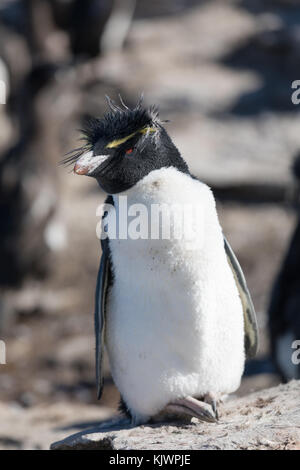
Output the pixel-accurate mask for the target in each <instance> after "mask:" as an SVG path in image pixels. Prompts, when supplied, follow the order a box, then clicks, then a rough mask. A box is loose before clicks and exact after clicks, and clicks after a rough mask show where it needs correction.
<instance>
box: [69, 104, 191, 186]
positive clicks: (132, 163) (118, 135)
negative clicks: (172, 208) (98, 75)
mask: <svg viewBox="0 0 300 470" xmlns="http://www.w3.org/2000/svg"><path fill="white" fill-rule="evenodd" d="M107 99H108V104H109V106H110V112H109V113H107V114H105V115H104V117H103V118H102V119H98V118H92V119H90V120H89V121H88V122H87V124H86V126H85V128H84V129H83V135H84V137H83V139H84V141H85V144H84V145H83V147H81V148H79V149H76V150H75V151H74V152H71V156H69V157H67V158H66V159H65V160H64V163H67V164H72V163H75V166H74V172H75V173H77V174H78V175H87V176H92V177H94V178H96V180H97V181H98V183H99V185H100V187H101V188H102V189H103V190H104V191H105V192H107V193H108V194H116V193H120V192H122V191H126V190H127V189H129V188H131V187H132V186H134V185H135V184H136V183H137V182H138V181H140V180H141V179H142V178H143V177H144V176H146V175H147V174H148V173H150V172H151V171H153V170H156V169H159V168H162V167H170V166H173V167H175V168H177V169H178V170H180V171H183V172H186V173H187V172H188V167H187V164H186V163H185V161H184V160H183V159H182V157H181V155H180V153H179V151H178V150H177V148H176V147H175V145H174V144H173V142H172V140H171V139H170V137H169V136H168V134H167V132H166V131H165V129H164V128H163V127H162V125H161V121H160V120H159V118H158V111H157V109H156V108H155V107H154V106H152V107H150V108H149V109H145V108H143V107H142V104H141V100H140V101H139V103H138V104H137V106H136V107H135V108H134V109H129V108H128V107H127V106H126V105H125V104H124V102H123V101H122V99H121V98H120V100H121V104H122V107H119V106H117V105H116V104H115V103H114V102H113V101H112V100H111V99H110V98H107Z"/></svg>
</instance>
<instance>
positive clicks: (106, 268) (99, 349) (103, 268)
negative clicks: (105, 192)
mask: <svg viewBox="0 0 300 470" xmlns="http://www.w3.org/2000/svg"><path fill="white" fill-rule="evenodd" d="M106 203H109V204H113V200H112V197H111V196H110V197H108V198H107V200H106ZM101 246H102V256H101V261H100V267H99V271H98V278H97V286H96V299H95V337H96V383H97V398H98V400H99V399H100V398H101V395H102V389H103V370H102V369H103V367H102V362H103V352H104V337H105V316H106V300H107V292H108V288H109V286H110V285H111V283H112V269H111V261H110V250H109V239H108V238H106V239H104V240H101Z"/></svg>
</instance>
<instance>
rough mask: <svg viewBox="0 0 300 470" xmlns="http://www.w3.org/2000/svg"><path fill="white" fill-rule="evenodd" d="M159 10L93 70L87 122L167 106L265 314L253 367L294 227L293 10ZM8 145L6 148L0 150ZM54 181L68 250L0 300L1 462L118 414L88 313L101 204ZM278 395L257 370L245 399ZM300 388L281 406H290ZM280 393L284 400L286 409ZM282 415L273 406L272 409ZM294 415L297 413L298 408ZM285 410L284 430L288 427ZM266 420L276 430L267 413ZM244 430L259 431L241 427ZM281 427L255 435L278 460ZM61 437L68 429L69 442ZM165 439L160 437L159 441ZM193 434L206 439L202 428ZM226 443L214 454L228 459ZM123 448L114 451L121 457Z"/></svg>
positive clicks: (85, 182)
mask: <svg viewBox="0 0 300 470" xmlns="http://www.w3.org/2000/svg"><path fill="white" fill-rule="evenodd" d="M144 3H145V5H147V4H148V3H149V2H144ZM151 3H152V2H151ZM184 3H187V4H188V8H184V7H183V5H184ZM161 4H162V2H155V7H154V6H153V8H151V11H149V8H148V10H147V8H146V6H145V5H144V10H143V11H140V10H139V11H138V14H137V17H136V20H135V21H134V23H133V27H132V30H131V32H130V35H129V38H128V44H127V47H126V49H125V51H124V52H123V53H122V54H120V53H118V52H116V53H113V54H111V55H110V56H109V57H104V58H103V59H102V60H101V61H100V63H99V64H96V65H95V67H98V68H99V71H98V76H99V77H100V80H99V81H97V82H95V83H94V84H92V85H91V86H90V87H89V89H88V90H87V91H86V100H85V107H86V109H85V110H83V111H89V112H92V113H96V114H101V113H102V112H103V110H104V98H103V97H104V93H108V94H111V95H112V96H113V97H116V96H117V91H120V92H121V93H122V95H123V97H124V99H125V100H127V102H128V104H134V103H135V102H136V101H137V99H138V95H139V94H140V93H141V92H142V91H144V93H145V102H146V104H152V103H156V104H159V106H160V109H161V116H162V118H164V119H171V122H170V123H169V124H168V130H169V132H170V134H171V135H172V137H173V139H174V141H175V143H176V144H177V146H178V147H179V148H180V150H181V151H182V153H183V155H184V156H185V158H186V159H187V161H188V163H189V165H190V168H191V170H192V171H193V172H194V173H195V174H197V176H199V177H201V178H202V179H203V180H204V181H206V182H207V183H209V184H210V185H211V186H212V188H213V189H214V190H215V194H216V195H217V196H218V195H220V199H219V201H218V210H219V214H220V219H221V222H222V225H223V227H224V232H225V234H226V236H227V237H228V239H229V240H230V242H231V244H232V246H233V248H234V250H235V251H236V254H237V255H238V258H239V259H240V262H241V264H242V267H243V269H244V271H245V275H246V277H247V280H248V284H249V288H250V290H251V292H252V295H253V299H254V303H255V306H256V309H257V312H258V323H259V328H260V335H261V347H260V352H259V356H258V359H263V358H264V357H266V356H267V355H268V353H269V345H268V336H267V329H266V324H267V316H266V308H267V305H268V300H269V294H270V289H271V286H272V282H273V279H274V276H275V274H276V272H277V270H278V267H279V264H280V260H281V258H282V256H283V254H284V252H285V250H286V246H287V243H288V240H289V237H290V233H291V230H292V229H293V226H294V223H295V212H294V210H293V209H292V208H291V205H290V204H289V202H288V200H289V199H288V198H289V195H290V193H291V187H292V185H293V182H292V177H291V174H290V165H291V162H292V160H293V158H294V155H295V153H296V152H297V151H298V148H299V147H300V134H299V111H298V109H297V106H295V105H293V104H292V103H291V82H292V81H293V80H295V79H297V78H299V77H297V70H296V68H295V67H296V65H295V64H297V63H298V62H297V57H298V55H297V54H298V51H299V48H298V47H297V45H298V42H297V41H299V37H300V36H299V34H297V31H298V29H297V28H299V27H298V26H297V21H296V19H297V18H298V17H299V15H300V11H299V6H297V2H295V3H294V2H292V1H290V2H287V1H284V0H282V1H280V0H276V1H274V2H268V1H263V2H256V1H253V2H248V1H238V0H226V1H216V0H213V1H209V2H208V1H201V2H192V1H191V2H166V3H164V4H166V5H167V4H168V5H169V10H168V9H167V11H166V12H165V11H164V12H162V11H161V10H160V9H159V5H161ZM175 4H176V5H177V6H176V8H175V7H174V5H175ZM153 5H154V3H153ZM170 5H172V6H170ZM166 8H167V7H166ZM170 9H171V10H172V11H171V10H170ZM170 13H171V14H170ZM3 128H4V127H3V126H2V129H3ZM64 131H65V132H64V138H65V141H68V140H69V141H68V144H66V142H65V146H66V147H65V148H64V149H63V151H62V154H63V153H64V152H65V151H67V150H69V149H70V148H72V146H74V147H75V146H76V142H75V140H74V129H72V130H69V129H68V124H67V123H66V129H65V130H64ZM68 132H69V134H70V136H68ZM65 134H66V135H65ZM3 142H4V140H3V139H2V141H1V139H0V145H3ZM59 159H60V156H58V160H59ZM60 178H61V205H60V209H59V210H60V217H61V220H63V222H64V224H65V227H66V230H67V237H68V238H67V246H66V248H65V249H64V250H63V251H62V252H60V253H59V254H58V255H57V256H55V257H54V258H53V266H52V274H51V276H50V277H49V278H48V279H47V280H46V281H44V282H37V283H33V282H28V283H27V284H26V285H25V286H24V287H23V288H22V290H19V291H13V292H5V293H2V297H1V318H0V337H1V339H4V340H5V341H6V345H7V364H6V365H5V366H3V365H1V366H0V400H1V407H0V413H1V419H0V448H1V447H2V448H23V447H24V448H37V447H41V448H47V447H48V446H49V444H50V442H52V441H55V440H59V439H62V438H63V437H65V436H66V435H68V434H70V433H71V432H76V431H77V430H79V429H81V428H80V427H78V426H76V425H74V422H75V421H76V422H77V423H78V420H77V416H78V417H80V418H79V421H80V422H81V421H82V420H86V421H90V420H92V421H98V420H102V419H106V418H107V417H108V415H109V414H111V413H112V410H115V409H116V405H117V402H118V397H119V395H118V392H117V391H116V389H115V388H114V386H113V384H112V382H111V379H110V376H109V368H108V364H106V386H105V391H104V396H103V399H102V402H101V406H96V399H95V385H94V359H93V355H94V339H93V319H92V312H93V299H94V288H95V280H96V273H97V267H98V263H99V257H100V251H99V243H98V241H97V239H96V236H95V228H96V223H97V222H98V220H99V217H97V216H96V207H97V205H98V204H100V203H101V202H103V200H104V195H103V194H102V193H100V191H99V188H98V187H96V185H95V183H94V181H91V180H89V179H88V178H81V177H78V176H74V175H73V174H71V173H68V172H67V170H64V169H63V168H62V169H61V171H60ZM224 191H225V192H224ZM224 194H226V198H225V197H223V196H224ZM258 372H264V373H259V374H258ZM277 383H278V377H277V376H276V375H275V374H274V371H272V369H270V368H269V369H267V370H266V371H265V370H264V371H262V370H259V369H256V373H255V375H251V376H247V377H245V378H244V380H243V383H242V386H241V388H240V390H239V391H238V393H239V394H240V395H245V394H248V393H249V392H251V391H253V390H259V389H263V388H265V387H269V386H272V385H275V384H277ZM293 387H294V386H293ZM293 387H292V388H291V390H292V391H291V390H290V389H287V393H293V394H294V391H295V390H294V388H293ZM281 390H285V389H278V390H277V391H276V394H277V395H278V397H280V393H281ZM263 393H266V394H269V393H273V392H271V391H270V392H268V391H266V392H263ZM282 393H283V392H282ZM284 393H285V392H284ZM277 395H276V396H277ZM259 396H260V395H259ZM262 396H265V395H262ZM293 396H294V395H293ZM252 399H253V400H254V401H251V400H252ZM243 400H244V401H243ZM243 400H242V401H241V402H238V403H241V406H242V407H244V406H245V407H246V404H247V403H248V404H251V403H255V398H253V397H252V398H251V396H250V397H248V398H244V399H243ZM247 400H250V401H247ZM279 401H280V398H278V401H277V398H276V400H275V402H276V406H277V403H278V402H279ZM275 402H274V403H275ZM272 403H273V402H272ZM274 403H273V404H274ZM291 403H292V404H291V407H293V403H294V404H295V401H292V402H291ZM227 406H228V412H229V413H230V409H231V408H230V406H231V405H230V403H229V404H228V405H226V408H225V410H227ZM268 406H269V405H268ZM272 406H273V405H272ZM247 407H248V408H247V409H250V408H249V406H248V405H247ZM245 409H246V408H243V410H245ZM266 409H270V408H266ZM257 410H258V411H257ZM289 410H290V411H288V410H287V414H284V415H283V416H284V418H282V419H285V420H286V421H280V423H284V422H285V423H286V422H287V420H288V419H290V417H291V415H292V411H291V410H292V408H289ZM253 411H254V414H253V420H255V419H256V418H255V416H256V417H257V416H258V414H257V413H259V408H257V407H255V406H253ZM226 413H227V411H226V412H225V414H224V417H226ZM255 413H256V414H255ZM274 413H275V412H274ZM249 416H252V411H251V410H250V411H249ZM270 416H272V419H273V418H274V420H275V414H274V415H273V411H272V412H271V415H270ZM278 416H279V415H278ZM295 416H296V415H295ZM298 418H299V417H298ZM243 419H244V420H247V419H252V418H248V415H247V414H245V415H243ZM268 419H269V418H268ZM278 419H279V418H278ZM280 419H281V418H280ZM235 420H236V421H235ZM256 421H257V423H261V422H262V421H261V420H260V419H259V418H257V420H256ZM233 422H234V423H236V424H232V426H233V428H230V429H231V431H230V432H231V433H232V429H234V426H243V425H244V424H245V422H246V421H243V422H240V421H239V420H238V417H237V416H236V418H234V419H233ZM72 423H73V424H72ZM243 423H244V424H243ZM274 423H275V421H272V423H271V424H272V425H271V426H269V427H268V426H266V427H262V428H260V430H259V432H260V433H265V432H267V429H268V430H269V431H268V433H267V436H268V437H266V439H267V440H269V441H270V442H274V446H275V445H278V446H281V447H280V448H284V443H281V444H279V440H278V439H279V438H278V439H277V437H276V436H277V435H278V436H279V437H280V436H281V437H282V436H283V435H284V433H283V431H282V433H281V431H280V429H281V428H279V427H276V426H275V424H274ZM75 424H76V423H75ZM66 426H70V427H69V429H62V428H63V427H66ZM72 426H73V427H72ZM201 426H202V425H201ZM203 426H204V427H203V429H204V428H205V432H206V430H207V429H210V430H211V431H210V432H216V434H214V436H215V437H216V436H217V435H218V436H219V437H220V436H221V435H222V432H223V431H224V429H223V428H221V427H220V426H223V424H220V425H218V426H213V427H212V428H207V426H208V425H203ZM290 426H292V427H291V428H289V427H285V428H284V429H290V431H287V432H290V433H291V434H292V433H293V432H294V431H293V430H295V429H297V428H296V427H295V422H294V421H293V420H292V421H291V425H290ZM254 428H255V426H254V421H253V422H252V424H251V432H253V434H251V436H253V439H252V438H251V439H252V440H251V446H252V447H253V446H254V447H255V442H257V444H256V445H257V446H260V445H261V444H259V443H258V441H256V440H255V439H256V438H257V439H258V434H257V435H255V432H256V431H255V429H256V428H255V429H254ZM59 429H60V430H59ZM150 429H152V428H149V432H150ZM159 429H161V430H162V429H164V428H159ZM159 429H158V430H157V429H156V428H155V430H154V431H153V432H159V433H160V432H164V431H161V430H159ZM189 429H190V430H194V431H195V433H196V434H195V435H196V436H198V437H199V435H200V437H201V433H199V432H198V431H199V427H198V426H196V427H195V426H194V427H192V428H189ZM197 429H198V431H197ZM201 429H202V427H201ZM212 429H215V430H216V431H212ZM221 429H222V432H221V431H220V430H221ZM131 432H132V431H131ZM135 432H137V433H139V432H140V431H139V429H138V430H137V431H134V433H135ZM151 432H152V431H151ZM182 432H183V433H185V432H186V430H183V431H182ZM188 432H190V431H188ZM224 432H225V431H224ZM257 432H258V431H257ZM284 432H285V431H284ZM272 433H273V434H274V438H272V436H271V434H272ZM278 433H279V434H278ZM280 433H281V434H280ZM173 434H174V436H175V435H176V433H173ZM173 434H172V435H173ZM191 434H192V433H191ZM291 434H287V435H288V436H290V435H291ZM25 435H26V438H25V437H24V436H25ZM39 436H45V439H44V437H43V438H42V437H41V439H39ZM260 436H262V434H260ZM123 437H124V436H123ZM123 437H122V438H121V437H120V442H121V441H122V439H123ZM194 437H195V436H194ZM198 437H197V439H198ZM202 437H203V436H202ZM212 438H213V437H212ZM124 439H125V437H124ZM126 439H127V437H126ZM159 439H162V438H161V437H160V438H159ZM184 439H186V434H184V436H183V440H184ZM203 439H204V437H203ZM226 439H227V438H226V436H225V437H224V439H223V441H222V444H220V445H225V443H226V442H227V443H228V445H231V446H233V445H234V444H233V443H232V442H231V441H229V440H226ZM280 439H281V438H280ZM150 441H151V440H150ZM150 441H149V442H150ZM298 441H299V439H298ZM117 442H118V441H116V442H115V444H114V445H121V444H117ZM130 442H131V443H132V441H130ZM193 442H194V444H193V445H195V446H197V445H198V444H195V441H193ZM205 442H207V441H205ZM236 442H240V441H239V440H237V441H236ZM249 442H250V441H249ZM283 442H285V441H283ZM202 444H203V445H205V443H204V440H202V441H201V444H199V445H202ZM97 445H98V444H97ZM122 445H123V444H122ZM124 445H125V444H124ZM130 445H133V444H130ZM136 445H140V446H142V444H136ZM182 445H183V444H182ZM272 445H273V444H272ZM288 445H290V446H292V445H294V444H291V443H290V444H288Z"/></svg>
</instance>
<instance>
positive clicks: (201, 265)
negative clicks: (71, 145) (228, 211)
mask: <svg viewBox="0 0 300 470" xmlns="http://www.w3.org/2000/svg"><path fill="white" fill-rule="evenodd" d="M109 104H110V107H111V111H110V112H109V113H108V114H106V115H105V116H104V117H103V118H102V119H92V120H91V121H90V122H89V124H88V125H87V127H86V129H85V131H84V135H85V139H86V144H85V145H84V146H83V148H82V149H77V151H75V153H74V155H71V156H69V157H68V158H67V159H66V163H75V167H74V171H75V173H77V174H80V175H88V176H92V177H94V178H95V179H96V180H97V182H98V184H99V185H100V187H101V188H102V189H103V190H104V191H105V192H106V193H108V195H109V196H108V199H107V200H106V202H107V203H109V204H110V206H109V208H108V209H107V214H106V216H105V224H106V228H108V229H109V228H110V227H111V226H112V224H113V222H114V215H115V213H117V214H120V212H121V204H122V201H123V199H124V197H126V201H127V204H128V208H133V207H136V206H134V205H137V204H138V206H139V207H141V206H142V208H144V209H146V210H147V213H148V214H150V213H151V215H152V212H151V211H152V208H153V207H154V206H155V205H156V206H157V205H158V206H159V207H165V208H166V207H167V208H168V209H169V211H170V220H172V221H173V222H172V223H173V224H174V225H175V223H177V222H178V221H179V218H180V211H179V210H178V207H183V206H184V205H190V206H191V205H192V206H193V205H194V206H195V205H197V208H198V209H199V210H198V211H196V212H197V216H196V218H195V220H194V219H193V221H192V224H193V228H194V229H195V232H194V233H195V237H194V239H193V244H192V246H191V245H190V240H188V239H186V238H184V237H183V238H177V237H175V236H174V235H173V232H172V235H171V236H170V237H164V236H162V235H160V236H158V237H153V236H152V232H151V236H146V237H140V238H138V239H134V237H130V236H128V237H123V236H122V237H121V236H116V237H114V236H111V234H110V233H109V236H108V238H105V239H104V240H102V250H103V253H102V259H101V264H100V269H99V274H98V280H97V291H96V308H95V333H96V363H97V364H96V367H97V386H98V397H99V398H100V396H101V391H102V356H103V354H102V351H103V347H104V344H105V346H106V348H107V352H108V356H109V361H110V367H111V373H112V376H113V379H114V381H115V383H116V385H117V387H118V389H119V391H120V393H121V397H122V402H123V408H124V409H125V410H126V411H127V414H128V415H129V416H130V417H131V421H132V423H133V424H140V423H145V422H148V421H149V420H150V419H152V418H153V417H155V416H157V415H160V413H161V412H167V413H175V414H177V415H178V414H183V415H185V416H186V415H189V416H194V417H197V418H199V419H201V420H205V421H208V422H214V421H216V420H217V419H218V410H217V404H218V401H219V400H220V399H221V397H222V396H223V395H225V394H228V393H231V392H233V391H235V390H236V389H237V388H238V387H239V385H240V380H241V376H242V374H243V370H244V362H245V357H246V356H250V357H251V356H253V355H255V353H256V350H257V326H256V317H255V312H254V308H253V305H252V302H251V298H250V295H249V292H248V289H247V286H246V283H245V279H244V276H243V273H242V271H241V268H240V267H239V264H238V262H237V260H236V258H235V256H234V254H233V252H232V250H231V248H230V246H229V244H228V243H227V241H226V240H224V236H223V233H222V229H221V227H220V225H219V221H218V217H217V213H216V207H215V200H214V198H213V195H212V193H211V191H210V189H209V188H208V187H207V186H206V185H205V184H203V183H202V182H200V181H198V180H197V179H196V178H194V177H193V176H192V175H191V174H190V172H189V169H188V167H187V164H186V163H185V161H184V160H183V158H182V156H181V155H180V153H179V151H178V150H177V148H176V147H175V145H174V144H173V142H172V140H171V139H170V137H169V135H168V134H167V132H166V130H165V129H164V127H163V126H162V122H161V121H160V120H159V117H158V112H157V111H156V109H155V108H153V107H152V108H150V109H144V108H143V107H142V105H141V103H139V104H138V105H137V106H136V108H135V109H133V110H131V109H129V108H128V107H127V106H126V105H124V103H123V102H122V107H119V106H117V105H115V104H114V103H113V102H112V101H111V100H109ZM122 198H123V199H122ZM197 217H198V218H199V220H198V219H197ZM180 220H182V219H180ZM184 220H185V219H184ZM127 222H128V221H127ZM189 222H190V220H189ZM184 223H186V222H184ZM162 224H164V222H162ZM172 227H173V226H172ZM152 228H153V227H152ZM154 228H157V227H156V226H155V227H154ZM164 228H166V227H164V226H162V229H164ZM188 228H190V227H188ZM159 233H160V232H159Z"/></svg>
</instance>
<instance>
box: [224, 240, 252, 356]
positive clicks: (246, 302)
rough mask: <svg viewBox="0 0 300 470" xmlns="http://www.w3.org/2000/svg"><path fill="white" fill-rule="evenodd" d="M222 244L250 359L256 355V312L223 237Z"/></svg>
mask: <svg viewBox="0 0 300 470" xmlns="http://www.w3.org/2000/svg"><path fill="white" fill-rule="evenodd" d="M224 245H225V252H226V255H227V259H228V263H229V266H230V267H231V270H232V273H233V276H234V279H235V282H236V285H237V288H238V291H239V295H240V298H241V302H242V306H243V313H244V326H245V352H246V357H247V359H250V358H252V357H254V356H255V355H256V353H257V350H258V328H257V320H256V313H255V309H254V306H253V302H252V299H251V295H250V292H249V290H248V287H247V284H246V280H245V277H244V274H243V271H242V268H241V266H240V264H239V262H238V260H237V258H236V256H235V254H234V252H233V250H232V248H231V246H230V245H229V243H228V241H227V240H226V238H225V237H224Z"/></svg>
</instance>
